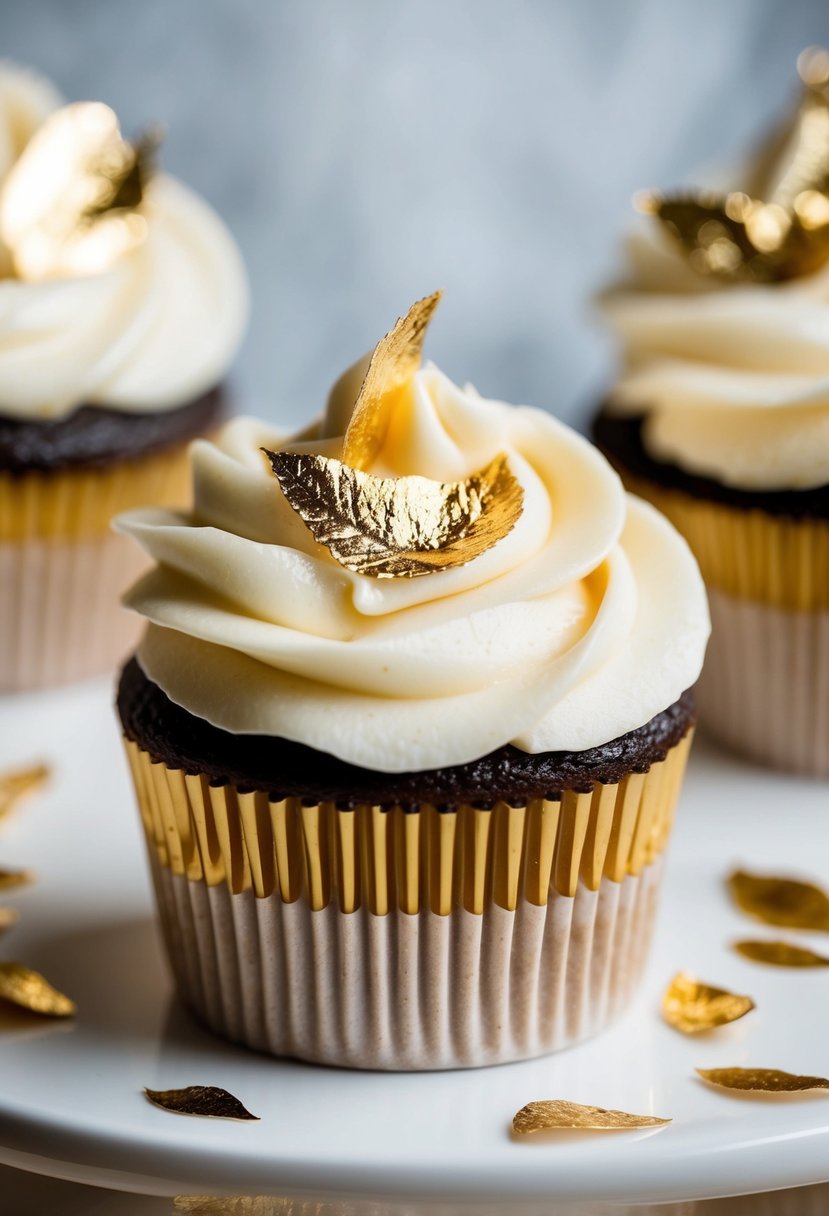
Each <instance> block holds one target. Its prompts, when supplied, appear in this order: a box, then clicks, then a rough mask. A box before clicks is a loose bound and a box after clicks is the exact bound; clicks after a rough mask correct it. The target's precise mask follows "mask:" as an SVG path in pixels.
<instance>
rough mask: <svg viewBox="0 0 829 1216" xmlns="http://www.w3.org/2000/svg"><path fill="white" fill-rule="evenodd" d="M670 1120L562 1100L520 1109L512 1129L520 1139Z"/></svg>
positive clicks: (607, 1129)
mask: <svg viewBox="0 0 829 1216" xmlns="http://www.w3.org/2000/svg"><path fill="white" fill-rule="evenodd" d="M670 1122H671V1120H670V1119H658V1118H656V1116H655V1115H629V1114H627V1112H626V1111H623V1110H605V1109H604V1108H603V1107H601V1106H581V1105H580V1104H579V1103H578V1102H567V1101H565V1100H564V1099H557V1100H556V1101H547V1102H529V1103H528V1104H527V1105H526V1106H522V1107H521V1109H520V1110H519V1112H518V1114H517V1115H516V1116H515V1118H514V1119H513V1121H512V1130H513V1131H514V1132H515V1133H516V1134H517V1135H519V1136H526V1135H528V1134H529V1133H530V1132H539V1131H545V1130H547V1129H548V1128H562V1129H565V1128H570V1129H574V1128H579V1129H582V1130H584V1131H588V1130H589V1131H624V1130H625V1129H632V1128H637V1127H664V1126H665V1124H666V1123H670Z"/></svg>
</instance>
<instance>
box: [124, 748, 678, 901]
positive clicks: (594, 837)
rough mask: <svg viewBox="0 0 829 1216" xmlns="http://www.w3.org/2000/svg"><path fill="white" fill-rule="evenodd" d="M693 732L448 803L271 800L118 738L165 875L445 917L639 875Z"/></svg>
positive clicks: (656, 842)
mask: <svg viewBox="0 0 829 1216" xmlns="http://www.w3.org/2000/svg"><path fill="white" fill-rule="evenodd" d="M691 736H692V732H691V731H689V732H688V733H687V734H686V735H685V737H684V738H683V739H682V740H681V741H680V742H679V743H678V744H677V745H676V746H675V747H673V748H672V749H671V750H670V751H669V752H668V754H667V756H666V758H665V759H664V760H663V761H660V762H657V763H655V764H653V765H652V766H651V767H650V769H649V770H648V771H647V772H645V773H629V774H627V775H626V776H625V777H624V778H623V780H622V781H620V782H619V783H618V784H616V785H601V784H595V785H594V786H593V788H592V789H591V790H589V791H588V792H584V793H577V792H575V791H572V790H567V791H565V792H564V793H563V795H562V797H561V799H560V800H558V801H552V800H550V801H547V800H542V799H536V800H532V801H530V802H529V803H528V805H527V806H526V807H510V806H507V805H506V804H505V803H497V804H496V805H495V806H494V807H493V808H492V809H482V808H480V807H476V806H469V805H467V806H461V807H458V808H457V809H453V810H443V811H440V810H438V809H437V808H436V807H434V806H428V805H423V806H421V807H420V809H418V810H414V811H405V810H403V809H402V808H401V807H393V808H390V809H383V808H381V807H379V806H370V805H363V806H357V807H355V808H354V809H350V810H345V809H340V808H338V807H337V806H336V805H335V804H334V803H331V802H322V803H316V804H313V805H306V804H305V802H304V801H303V800H302V799H298V798H286V799H281V800H272V799H270V798H269V797H268V795H267V794H265V793H263V792H258V791H248V792H245V791H244V790H240V789H237V788H236V787H234V786H232V785H222V786H216V785H211V784H210V783H209V781H208V780H207V778H206V777H205V776H204V775H198V774H195V775H194V774H187V773H184V772H183V771H182V770H181V769H175V768H169V767H167V765H165V764H163V763H160V762H156V761H153V759H152V757H151V756H150V755H149V754H148V753H147V752H146V751H144V750H142V749H141V748H140V747H139V746H138V745H137V744H135V743H134V742H132V741H129V740H127V741H126V748H127V754H128V757H129V762H130V766H131V769H132V774H133V778H134V781H135V787H136V791H137V796H138V802H139V807H140V810H141V816H142V821H143V824H144V830H145V833H146V837H147V842H148V845H149V848H150V851H151V854H152V855H153V857H154V858H155V859H156V861H157V862H158V864H159V865H160V866H161V867H163V868H164V869H166V870H169V871H170V872H171V873H173V874H174V875H178V876H183V877H186V878H188V879H190V880H191V881H193V882H201V883H204V884H206V885H207V886H208V887H213V886H218V885H220V884H224V885H225V886H226V887H227V888H228V890H229V891H230V892H231V894H234V895H235V894H239V893H241V892H244V891H247V890H248V889H251V890H252V891H253V892H254V894H255V895H256V896H257V897H258V898H259V899H266V898H269V897H270V896H272V895H278V896H279V898H280V899H281V900H282V901H283V902H284V903H294V902H295V901H297V900H303V901H304V902H306V903H307V905H308V906H309V907H310V908H311V909H312V910H314V911H317V910H321V909H324V908H327V907H329V906H330V905H335V906H336V907H338V908H339V910H340V911H342V912H354V911H356V910H357V909H359V908H366V909H368V910H369V911H370V912H372V913H374V914H375V915H377V916H385V915H387V914H388V913H389V912H390V911H393V910H396V909H399V910H400V911H402V912H405V913H409V914H412V915H413V914H416V913H419V912H421V911H423V910H431V911H432V912H433V913H435V914H437V915H439V916H447V915H449V913H451V912H452V911H454V910H455V909H458V908H463V909H465V910H466V911H468V912H470V913H473V914H477V915H480V914H481V913H483V912H484V910H485V908H486V907H487V906H488V905H489V904H490V903H494V904H495V905H497V906H498V907H501V908H504V909H506V910H508V911H514V910H515V909H516V908H517V907H518V906H519V905H520V904H521V903H522V902H524V901H526V902H528V903H530V904H534V905H536V906H542V905H546V904H547V901H548V897H549V894H550V892H551V891H555V892H557V893H558V894H559V895H562V896H565V897H572V896H574V895H575V893H576V890H577V888H578V887H579V885H580V884H581V885H583V886H584V887H586V888H587V889H588V890H590V891H596V890H598V888H599V884H600V882H601V880H602V878H607V879H610V880H612V881H613V882H616V883H619V882H621V881H622V880H623V879H624V878H625V877H626V876H628V875H632V876H636V875H639V874H641V873H642V872H643V870H645V869H646V867H647V866H649V865H650V864H651V863H652V862H653V861H654V860H655V859H656V858H657V857H658V856H659V855H660V854H661V853H662V851H663V850H664V848H665V845H666V842H667V839H668V836H669V833H670V829H671V826H672V822H673V815H674V809H675V805H676V801H677V797H678V793H679V789H680V785H681V782H682V777H683V773H684V769H685V763H686V760H687V756H688V750H689V747H690V744H691Z"/></svg>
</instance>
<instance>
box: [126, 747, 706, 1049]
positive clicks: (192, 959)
mask: <svg viewBox="0 0 829 1216" xmlns="http://www.w3.org/2000/svg"><path fill="white" fill-rule="evenodd" d="M690 744H691V732H690V731H689V732H688V733H687V734H686V736H685V738H684V739H682V740H681V741H680V742H679V743H678V744H677V745H676V746H675V747H673V748H671V749H670V751H669V752H668V754H667V756H666V757H665V759H664V760H662V761H659V762H657V763H655V764H653V765H652V766H651V767H650V769H649V770H648V771H647V772H645V773H629V774H627V775H626V776H625V777H624V778H623V779H622V780H621V781H620V782H619V783H618V784H616V785H600V784H595V785H593V786H592V788H590V789H589V790H586V791H585V792H576V791H572V790H568V791H565V792H564V793H563V794H562V796H561V798H560V799H550V800H542V799H538V800H533V801H531V802H529V803H528V805H527V806H525V807H510V806H507V805H506V804H504V803H498V804H496V805H495V806H493V807H491V808H482V807H478V806H459V807H457V808H454V809H451V810H442V811H439V810H438V809H437V808H436V807H433V806H421V807H420V808H419V809H418V810H404V809H403V808H401V807H390V808H383V807H379V806H368V805H366V806H358V807H356V808H348V809H345V808H343V807H337V806H336V805H335V804H334V803H321V804H315V805H307V804H306V803H304V801H303V800H302V799H297V798H287V799H278V798H269V796H268V795H267V794H265V793H262V792H256V791H244V790H239V789H237V788H235V787H233V786H230V785H223V786H217V785H211V784H210V783H209V781H208V780H207V778H206V777H205V776H204V775H201V774H198V773H190V774H186V773H184V772H183V771H182V770H180V769H175V768H170V767H168V766H167V765H165V764H163V763H160V762H155V761H153V759H152V757H151V756H150V755H149V754H148V753H147V752H146V751H144V750H142V749H141V748H140V747H139V746H138V745H137V744H135V743H134V742H131V741H127V744H126V746H127V753H128V757H129V760H130V765H131V768H132V773H133V777H134V780H135V786H136V791H137V795H138V802H139V806H140V810H141V816H142V822H143V825H144V829H145V836H146V840H147V845H148V850H149V855H150V861H151V866H152V871H153V877H154V882H155V888H156V895H157V899H158V906H159V911H160V917H161V922H162V926H163V930H164V938H165V942H166V945H167V950H168V954H169V958H170V962H171V965H172V970H173V973H174V976H175V978H176V982H177V985H178V987H179V990H180V992H181V994H182V997H183V999H184V1000H185V1002H186V1003H187V1004H188V1005H189V1006H190V1007H191V1008H192V1009H193V1010H195V1012H196V1013H197V1014H198V1016H199V1017H200V1018H201V1019H202V1020H203V1021H204V1022H205V1023H206V1024H207V1025H208V1026H210V1027H212V1028H213V1029H214V1030H216V1031H217V1032H218V1033H220V1034H223V1035H225V1036H227V1037H229V1038H231V1039H234V1040H236V1041H238V1042H242V1043H246V1044H247V1045H249V1046H251V1047H254V1048H257V1049H259V1050H262V1051H267V1052H270V1053H272V1054H274V1055H284V1056H293V1057H296V1058H300V1059H304V1060H311V1061H316V1062H319V1063H327V1064H337V1065H343V1066H347V1067H355V1068H382V1069H402V1070H406V1069H431V1068H457V1067H472V1066H476V1065H480V1064H491V1063H500V1062H504V1061H507V1060H515V1059H523V1058H527V1057H530V1056H535V1055H541V1054H544V1053H546V1052H549V1051H555V1050H557V1049H558V1048H560V1047H564V1046H567V1045H568V1044H570V1043H574V1042H577V1041H579V1040H580V1039H583V1038H585V1037H587V1036H589V1035H591V1034H595V1033H596V1032H597V1031H599V1030H600V1029H602V1027H603V1026H605V1025H606V1024H607V1022H608V1021H609V1020H611V1019H612V1018H613V1017H615V1016H616V1014H617V1013H618V1012H619V1011H620V1010H621V1009H622V1008H623V1007H624V1006H625V1004H626V1003H627V1002H628V1001H629V999H630V997H631V995H632V993H633V991H634V990H635V987H636V985H637V982H638V980H639V977H640V975H641V972H642V968H643V966H644V963H645V959H646V955H647V948H648V943H649V940H650V935H651V929H652V925H653V920H654V915H655V908H656V897H657V891H658V886H659V875H660V872H661V855H662V852H663V850H664V848H665V845H666V843H667V839H668V836H669V833H670V829H671V825H672V821H673V815H674V809H675V805H676V801H677V797H678V793H679V788H680V785H681V781H682V776H683V771H684V768H685V762H686V759H687V754H688V750H689V747H690Z"/></svg>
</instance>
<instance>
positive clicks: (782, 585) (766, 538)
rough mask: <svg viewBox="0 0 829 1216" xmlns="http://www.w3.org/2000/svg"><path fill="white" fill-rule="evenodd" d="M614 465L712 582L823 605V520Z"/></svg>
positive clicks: (768, 598)
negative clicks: (675, 486) (726, 498)
mask: <svg viewBox="0 0 829 1216" xmlns="http://www.w3.org/2000/svg"><path fill="white" fill-rule="evenodd" d="M617 468H618V470H619V472H620V474H621V476H622V478H623V480H624V482H625V485H626V487H627V488H628V489H629V490H630V491H631V492H632V493H634V494H638V495H640V497H642V498H644V499H646V500H647V501H648V502H651V503H653V505H654V506H655V507H658V509H659V510H660V511H661V512H662V513H663V515H665V516H667V518H668V519H669V520H670V521H671V523H672V524H673V525H674V527H675V528H676V529H677V530H678V531H679V532H681V533H682V535H683V536H684V537H685V539H686V540H687V542H688V544H689V545H690V547H691V549H692V551H693V554H694V556H695V558H696V559H697V561H698V562H699V566H700V570H701V571H702V576H703V578H704V579H705V581H706V583H708V584H709V585H710V586H712V587H716V588H718V589H719V590H720V591H724V592H725V593H726V594H727V595H731V596H734V597H735V598H736V599H745V600H753V601H754V602H755V603H761V604H768V605H769V606H770V607H775V608H783V609H786V610H793V611H801V612H820V611H826V610H827V609H829V520H821V519H790V518H788V517H787V516H782V515H771V514H769V513H768V512H766V511H761V510H750V511H746V510H744V509H743V508H740V507H732V506H726V505H725V504H722V503H715V502H710V501H709V500H707V499H704V498H697V497H695V496H693V495H691V494H685V493H683V492H682V491H680V490H669V489H666V488H664V487H663V486H659V485H657V484H656V483H655V482H652V481H645V480H643V479H642V478H638V477H634V476H632V475H631V474H630V473H628V472H627V470H626V469H625V468H624V466H622V465H619V464H618V462H617Z"/></svg>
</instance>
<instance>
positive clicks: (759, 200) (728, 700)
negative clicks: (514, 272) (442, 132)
mask: <svg viewBox="0 0 829 1216" xmlns="http://www.w3.org/2000/svg"><path fill="white" fill-rule="evenodd" d="M800 67H801V74H802V76H803V78H804V82H805V95H804V98H803V101H802V104H801V106H800V108H799V110H798V113H797V116H796V121H795V123H794V128H793V130H792V131H791V132H790V133H789V137H788V138H787V139H786V140H783V141H780V139H779V136H778V138H777V140H776V141H775V147H774V149H772V148H768V149H765V150H764V151H763V154H762V155H761V156H759V157H758V158H757V159H756V162H755V164H754V165H753V166H750V167H749V168H748V169H744V170H743V172H742V173H741V174H740V173H738V174H735V176H734V178H733V181H732V189H731V191H727V190H726V191H724V192H722V193H719V194H717V193H712V192H710V191H708V192H703V193H698V194H697V193H693V192H687V193H685V194H683V195H679V196H676V197H657V196H648V197H647V198H646V199H645V200H644V206H645V209H646V210H648V211H650V212H651V213H652V214H653V217H654V218H653V219H651V220H649V221H648V226H647V228H643V229H642V230H641V231H640V232H639V233H637V234H636V236H635V237H634V239H633V240H632V242H631V245H630V255H631V256H630V274H629V276H628V279H627V280H626V281H625V282H624V283H623V284H622V285H621V286H619V287H618V288H616V289H614V290H613V291H611V292H609V293H608V295H607V296H606V297H605V300H604V303H603V307H604V311H605V313H606V315H607V317H608V319H609V321H610V323H611V325H612V326H613V328H614V329H615V331H616V333H617V334H618V336H619V338H620V341H621V345H622V351H623V358H624V367H623V371H622V374H621V376H620V378H619V380H618V382H617V384H616V385H615V386H614V389H613V392H612V394H611V396H610V399H609V400H608V401H607V402H606V403H605V405H604V406H603V408H602V410H601V412H600V413H599V415H598V417H597V419H596V420H595V424H594V437H595V439H596V442H597V443H598V444H599V446H600V447H601V448H602V450H603V451H604V452H605V453H606V455H607V456H608V457H609V458H610V460H611V461H612V462H613V464H614V465H615V466H616V468H617V469H618V470H619V472H620V473H621V474H622V477H623V479H624V481H625V483H626V484H627V485H628V487H629V488H630V489H632V490H633V491H634V492H636V493H638V494H641V495H642V496H643V497H644V498H647V499H649V500H650V501H651V502H653V503H654V504H655V505H656V506H657V507H659V508H660V509H661V510H662V511H663V512H664V513H665V514H666V515H667V517H668V518H669V519H670V520H671V521H672V522H673V523H674V524H675V525H676V527H677V528H678V529H679V530H680V531H681V532H682V533H683V535H684V536H685V537H686V539H687V540H688V542H689V544H690V546H691V548H692V550H693V551H694V553H695V555H696V557H697V559H698V560H699V563H700V566H701V569H702V573H703V576H704V578H705V580H706V583H707V585H708V592H709V597H710V602H711V615H712V622H713V632H712V639H711V645H710V647H709V651H708V658H707V661H706V665H705V670H704V672H703V676H702V679H701V681H700V685H699V703H700V714H701V718H702V721H703V723H704V724H706V725H707V726H708V727H710V729H711V730H712V731H713V732H714V733H716V735H717V736H718V737H719V738H720V739H722V740H723V741H724V742H726V743H728V744H730V745H732V746H733V747H735V748H736V749H738V750H739V751H741V752H744V753H746V754H747V755H749V756H751V757H753V758H754V759H756V760H759V761H761V762H763V763H767V764H772V765H775V766H776V767H779V768H783V769H790V770H794V771H797V772H802V773H805V774H811V775H813V776H820V777H824V778H826V777H829V709H828V708H827V707H828V706H829V339H827V333H829V329H827V321H828V320H829V265H828V263H829V192H827V190H826V181H827V177H826V174H827V172H828V171H829V56H827V55H826V53H825V52H819V53H818V52H809V53H807V54H805V55H804V56H802V57H801V61H800ZM781 147H782V149H783V150H782V152H781V151H780V148H781Z"/></svg>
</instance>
